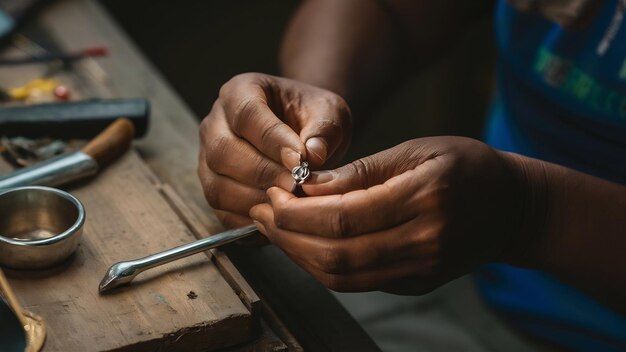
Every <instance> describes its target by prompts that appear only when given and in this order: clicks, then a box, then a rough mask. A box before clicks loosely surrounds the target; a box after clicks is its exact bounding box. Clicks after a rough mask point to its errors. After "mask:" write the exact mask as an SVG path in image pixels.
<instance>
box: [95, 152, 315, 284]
mask: <svg viewBox="0 0 626 352" xmlns="http://www.w3.org/2000/svg"><path fill="white" fill-rule="evenodd" d="M310 174H311V172H310V170H309V163H307V162H306V161H301V162H300V165H299V166H296V167H295V168H293V169H292V170H291V176H292V177H293V179H294V181H295V182H294V190H298V189H300V191H298V192H301V193H302V194H303V195H305V194H304V192H302V190H301V188H300V187H299V186H300V185H301V184H302V183H304V182H305V181H306V180H307V179H308V177H309V176H310ZM296 195H297V194H296ZM305 196H306V195H305ZM257 231H258V230H257V228H256V226H254V225H248V226H244V227H240V228H238V229H233V230H229V231H225V232H222V233H218V234H217V235H212V236H209V237H207V238H204V239H201V240H199V241H195V242H192V243H189V244H185V245H182V246H178V247H175V248H172V249H168V250H166V251H163V252H160V253H157V254H153V255H149V256H147V257H143V258H140V259H135V260H128V261H123V262H119V263H116V264H113V265H112V266H111V267H110V268H109V270H107V273H106V274H105V275H104V278H103V279H102V281H100V286H99V291H100V293H103V292H105V291H108V290H110V289H113V288H115V287H118V286H121V285H124V284H128V283H130V282H131V281H133V279H134V278H135V276H137V274H139V273H141V272H142V271H144V270H148V269H150V268H154V267H155V266H159V265H162V264H165V263H169V262H171V261H173V260H177V259H181V258H184V257H187V256H190V255H192V254H196V253H200V252H204V251H206V250H208V249H211V248H215V247H219V246H222V245H225V244H227V243H231V242H234V241H238V240H241V239H243V238H246V237H248V236H250V235H252V234H255V233H257Z"/></svg>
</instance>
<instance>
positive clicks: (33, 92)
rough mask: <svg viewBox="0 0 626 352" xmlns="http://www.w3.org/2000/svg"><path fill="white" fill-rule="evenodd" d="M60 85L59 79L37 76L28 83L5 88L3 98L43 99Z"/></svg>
mask: <svg viewBox="0 0 626 352" xmlns="http://www.w3.org/2000/svg"><path fill="white" fill-rule="evenodd" d="M59 85H60V83H59V81H58V80H56V79H53V78H36V79H33V80H30V81H28V82H27V83H26V84H24V85H22V86H19V87H14V88H10V89H5V90H3V95H2V96H3V98H4V99H3V100H5V101H7V100H33V99H41V98H42V97H44V95H45V94H50V93H54V90H55V89H56V88H57V87H58V86H59Z"/></svg>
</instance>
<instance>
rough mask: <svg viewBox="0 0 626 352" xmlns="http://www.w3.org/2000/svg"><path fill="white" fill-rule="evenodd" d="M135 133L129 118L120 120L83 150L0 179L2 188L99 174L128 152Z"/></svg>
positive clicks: (46, 184) (60, 182)
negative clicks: (107, 165) (103, 168)
mask: <svg viewBox="0 0 626 352" xmlns="http://www.w3.org/2000/svg"><path fill="white" fill-rule="evenodd" d="M134 134H135V129H134V127H133V124H132V123H131V122H130V121H129V120H128V119H125V118H120V119H117V120H116V121H115V122H114V123H112V124H111V125H110V126H109V127H108V128H107V129H106V130H104V131H103V132H102V133H100V134H99V135H98V136H97V137H96V138H94V139H93V140H92V141H91V142H89V143H88V144H87V145H86V146H85V147H84V148H83V149H82V150H80V151H76V152H71V153H68V154H63V155H60V156H58V157H55V158H52V159H50V160H47V161H44V162H42V163H39V164H35V165H33V166H30V167H27V168H24V169H21V170H18V171H15V172H13V173H10V174H9V175H6V176H4V177H0V189H6V188H14V187H21V186H28V185H41V186H58V185H61V184H65V183H68V182H71V181H75V180H78V179H80V178H83V177H88V176H92V175H95V174H96V173H97V172H98V169H99V168H100V167H101V166H103V165H104V164H106V163H108V162H109V161H111V160H112V159H114V158H116V157H117V156H119V155H121V154H122V153H123V152H124V151H126V149H128V147H129V146H130V143H131V141H132V139H133V136H134Z"/></svg>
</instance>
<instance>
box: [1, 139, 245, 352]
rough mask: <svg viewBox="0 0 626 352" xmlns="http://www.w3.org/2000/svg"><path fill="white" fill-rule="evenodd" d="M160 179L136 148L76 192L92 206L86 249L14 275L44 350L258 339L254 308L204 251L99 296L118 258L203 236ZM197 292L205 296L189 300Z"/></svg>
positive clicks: (202, 345)
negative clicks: (41, 331)
mask: <svg viewBox="0 0 626 352" xmlns="http://www.w3.org/2000/svg"><path fill="white" fill-rule="evenodd" d="M159 184H160V181H159V180H158V179H157V178H156V176H155V175H154V174H153V173H152V172H151V170H149V169H148V168H147V166H146V165H145V164H144V163H143V161H142V160H141V159H140V158H139V157H138V155H137V154H136V153H135V152H134V151H130V152H128V153H127V154H125V155H124V156H123V157H122V158H121V159H119V160H118V161H117V162H115V163H114V164H112V165H110V166H109V167H108V168H106V169H105V170H104V171H103V172H102V173H101V174H100V175H98V177H96V178H95V179H92V180H90V181H88V182H84V183H81V184H79V185H75V186H74V187H71V188H70V189H69V191H70V192H71V193H72V194H74V195H76V196H77V197H78V198H79V199H80V200H81V201H82V202H83V204H84V205H85V209H86V213H87V220H86V223H85V227H84V234H83V238H82V242H81V245H80V247H79V249H78V251H77V252H76V254H75V255H73V256H72V257H71V258H70V259H69V260H68V261H66V262H65V263H63V264H62V265H60V266H58V267H54V268H51V269H49V270H40V271H39V270H38V271H18V270H11V271H8V270H7V276H9V280H10V282H11V285H12V286H13V288H14V290H15V292H16V293H17V295H18V297H19V299H20V301H21V303H22V305H23V306H24V307H25V309H28V310H30V311H33V312H35V313H37V314H39V315H41V316H42V317H43V318H44V319H45V320H46V322H47V323H48V327H49V331H48V340H47V342H46V346H45V351H95V350H129V351H130V350H132V351H144V350H145V351H148V350H150V351H153V350H159V349H164V350H168V351H170V350H171V351H192V350H193V351H195V350H198V351H206V350H213V349H216V348H221V347H225V346H232V345H235V344H238V343H241V342H244V341H247V340H249V339H250V338H251V337H252V336H253V319H252V315H251V313H250V311H249V310H248V309H247V308H246V307H245V306H244V305H243V303H242V302H241V301H240V300H239V298H238V297H237V295H236V294H235V292H234V291H233V290H232V289H231V287H230V286H229V285H228V283H227V282H226V281H225V280H224V278H223V277H222V276H221V274H220V272H219V270H218V269H217V268H216V267H215V265H214V264H213V263H212V262H211V261H210V260H209V259H208V258H207V257H206V256H204V255H196V256H192V257H189V258H186V259H183V260H180V261H176V262H173V263H170V264H167V265H164V266H162V267H158V268H155V269H152V270H149V271H147V272H145V273H143V274H141V275H139V276H138V277H137V278H136V279H135V280H134V282H133V283H132V284H131V286H129V287H124V288H121V289H118V290H116V291H114V292H112V293H111V294H107V295H99V294H98V282H99V281H100V279H101V278H102V276H103V275H104V273H105V271H106V269H107V268H108V266H109V265H111V264H112V263H114V262H117V261H120V260H124V259H132V258H136V257H141V256H145V255H148V254H151V253H154V252H157V251H161V250H163V249H167V248H170V247H173V246H177V245H180V244H183V243H187V242H190V241H192V240H194V239H195V237H194V236H193V235H192V233H191V231H190V230H189V228H188V227H187V226H186V225H185V223H184V222H183V221H182V220H181V219H180V218H178V216H177V215H176V214H175V213H174V212H173V211H172V209H171V208H170V205H169V204H168V202H167V201H166V200H165V199H164V198H163V197H162V196H161V195H160V193H159V191H158V189H157V188H158V187H159ZM190 291H193V292H195V294H197V298H195V299H190V298H189V297H188V296H187V294H188V293H189V292H190Z"/></svg>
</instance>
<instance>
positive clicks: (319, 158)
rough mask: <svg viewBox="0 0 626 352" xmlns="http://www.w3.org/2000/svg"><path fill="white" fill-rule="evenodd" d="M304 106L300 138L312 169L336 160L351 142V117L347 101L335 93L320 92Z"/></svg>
mask: <svg viewBox="0 0 626 352" xmlns="http://www.w3.org/2000/svg"><path fill="white" fill-rule="evenodd" d="M319 96H320V98H318V100H317V101H315V102H311V103H309V104H307V106H305V108H304V111H303V112H301V113H302V114H303V115H305V116H303V117H302V119H303V121H305V122H304V125H303V126H302V129H301V130H300V138H301V139H302V140H304V141H305V146H306V150H307V161H308V162H309V164H310V165H311V166H312V167H313V168H317V167H320V166H322V165H324V164H326V163H327V162H333V161H337V159H339V158H340V157H341V156H343V154H344V153H345V151H346V149H347V148H348V145H349V144H350V135H351V130H352V120H351V116H350V109H349V108H348V105H347V104H346V102H345V101H344V100H343V99H342V98H341V97H339V96H338V95H335V94H322V93H320V95H319Z"/></svg>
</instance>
